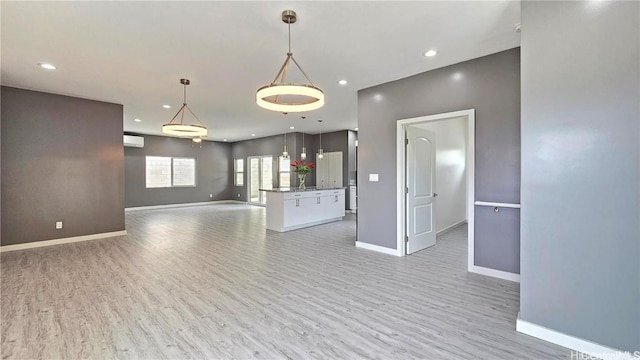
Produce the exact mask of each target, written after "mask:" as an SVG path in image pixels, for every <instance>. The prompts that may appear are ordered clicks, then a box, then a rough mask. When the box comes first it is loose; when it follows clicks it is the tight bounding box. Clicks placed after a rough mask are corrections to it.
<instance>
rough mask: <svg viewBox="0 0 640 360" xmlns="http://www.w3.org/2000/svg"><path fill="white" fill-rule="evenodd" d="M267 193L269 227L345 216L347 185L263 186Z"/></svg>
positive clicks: (297, 225) (287, 227)
mask: <svg viewBox="0 0 640 360" xmlns="http://www.w3.org/2000/svg"><path fill="white" fill-rule="evenodd" d="M260 191H265V192H266V193H267V229H269V230H275V231H280V232H284V231H289V230H295V229H300V228H304V227H308V226H314V225H319V224H324V223H328V222H332V221H338V220H342V218H343V217H344V197H345V188H342V187H341V188H332V189H315V188H307V189H305V190H298V189H273V190H267V189H260Z"/></svg>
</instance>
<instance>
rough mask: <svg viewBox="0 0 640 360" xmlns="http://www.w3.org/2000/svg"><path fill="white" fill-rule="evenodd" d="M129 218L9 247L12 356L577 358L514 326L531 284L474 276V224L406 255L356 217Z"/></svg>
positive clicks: (238, 212) (4, 266) (5, 329)
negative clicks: (383, 250)
mask: <svg viewBox="0 0 640 360" xmlns="http://www.w3.org/2000/svg"><path fill="white" fill-rule="evenodd" d="M126 219H127V230H128V232H129V235H127V236H123V237H117V238H111V239H103V240H95V241H87V242H82V243H74V244H65V245H58V246H51V247H46V248H39V249H31V250H21V251H15V252H8V253H2V254H1V263H0V266H1V269H0V270H1V271H2V273H1V280H2V287H1V290H2V294H1V295H2V303H1V316H2V318H1V320H2V324H1V330H2V332H1V337H2V339H1V343H0V345H1V348H0V349H1V355H2V358H10V359H30V358H46V359H53V358H66V359H80V358H122V359H127V358H131V359H135V358H149V359H150V358H154V359H155V358H168V359H182V358H196V359H198V358H208V359H253V358H257V359H414V358H415V359H560V358H570V354H571V353H570V351H569V350H568V349H565V348H562V347H559V346H555V345H552V344H549V343H546V342H543V341H540V340H537V339H534V338H531V337H529V336H526V335H522V334H519V333H516V332H515V319H516V314H517V311H518V306H519V305H518V297H519V291H518V284H516V283H511V282H508V281H502V280H496V279H492V278H488V277H484V276H480V275H473V274H468V273H467V272H466V259H467V256H466V251H467V250H466V249H467V247H466V246H467V245H466V228H458V229H456V230H454V231H452V232H449V233H447V234H445V235H443V236H442V237H440V238H439V241H438V244H437V245H436V246H435V247H433V248H431V249H428V250H426V251H422V252H419V253H417V254H414V255H411V256H407V257H404V258H398V257H394V256H389V255H384V254H379V253H376V252H372V251H368V250H364V249H360V248H356V247H355V246H354V241H355V218H354V216H353V215H349V216H348V217H347V218H346V220H344V221H341V222H337V223H331V224H327V225H321V226H316V227H313V228H307V229H301V230H297V231H291V232H287V233H276V232H272V231H266V230H265V213H264V209H263V208H257V207H251V206H247V205H212V206H199V207H191V208H178V209H171V210H149V211H136V212H129V213H127V214H126Z"/></svg>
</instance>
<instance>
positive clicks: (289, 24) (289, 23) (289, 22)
mask: <svg viewBox="0 0 640 360" xmlns="http://www.w3.org/2000/svg"><path fill="white" fill-rule="evenodd" d="M287 24H288V26H289V54H291V19H289V21H287Z"/></svg>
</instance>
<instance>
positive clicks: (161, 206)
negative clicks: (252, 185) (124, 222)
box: [124, 200, 246, 211]
mask: <svg viewBox="0 0 640 360" xmlns="http://www.w3.org/2000/svg"><path fill="white" fill-rule="evenodd" d="M218 204H246V202H244V201H238V200H218V201H203V202H195V203H182V204H167V205H151V206H136V207H130V208H125V209H124V211H139V210H158V209H171V208H180V207H190V206H206V205H218Z"/></svg>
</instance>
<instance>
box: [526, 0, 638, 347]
mask: <svg viewBox="0 0 640 360" xmlns="http://www.w3.org/2000/svg"><path fill="white" fill-rule="evenodd" d="M521 197H522V213H521V237H522V244H521V245H522V250H521V267H522V269H521V270H522V273H521V288H520V289H521V290H520V292H521V293H520V297H521V300H520V316H521V318H522V319H523V320H526V321H528V322H531V323H534V324H537V325H541V326H544V327H546V328H549V329H552V330H555V331H558V332H561V333H564V334H567V335H571V336H575V337H578V338H581V339H585V340H588V341H592V342H595V343H598V344H602V345H605V346H608V347H612V348H615V349H619V350H626V351H636V350H640V3H638V2H635V1H634V2H631V1H629V2H624V1H620V2H618V1H600V2H597V1H583V2H573V1H567V2H537V1H524V2H523V3H522V193H521Z"/></svg>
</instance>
